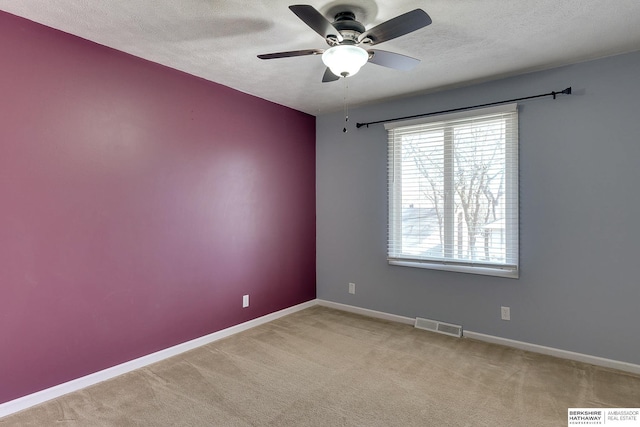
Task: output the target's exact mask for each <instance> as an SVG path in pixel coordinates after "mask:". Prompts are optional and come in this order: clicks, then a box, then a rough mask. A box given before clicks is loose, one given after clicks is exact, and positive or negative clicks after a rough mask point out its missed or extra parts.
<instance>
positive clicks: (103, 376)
mask: <svg viewBox="0 0 640 427" xmlns="http://www.w3.org/2000/svg"><path fill="white" fill-rule="evenodd" d="M315 305H320V306H323V307H329V308H334V309H336V310H342V311H347V312H350V313H356V314H361V315H363V316H369V317H374V318H377V319H384V320H390V321H392V322H398V323H404V324H408V325H413V324H414V323H415V319H414V318H411V317H405V316H398V315H396V314H390V313H385V312H382V311H376V310H369V309H367V308H361V307H356V306H352V305H348V304H341V303H337V302H331V301H326V300H321V299H315V300H311V301H307V302H305V303H302V304H298V305H295V306H293V307H289V308H286V309H284V310H280V311H277V312H275V313H271V314H267V315H266V316H262V317H260V318H257V319H253V320H250V321H248V322H245V323H241V324H239V325H236V326H232V327H230V328H227V329H223V330H221V331H218V332H214V333H212V334H209V335H206V336H204V337H200V338H196V339H194V340H191V341H187V342H185V343H182V344H178V345H175V346H173V347H169V348H167V349H164V350H160V351H158V352H155V353H152V354H149V355H146V356H142V357H140V358H138V359H134V360H131V361H129V362H125V363H123V364H120V365H117V366H114V367H111V368H108V369H105V370H102V371H99V372H95V373H93V374H90V375H87V376H84V377H81V378H77V379H75V380H71V381H69V382H66V383H63V384H59V385H57V386H54V387H51V388H48V389H45V390H42V391H38V392H36V393H33V394H30V395H27V396H24V397H20V398H18V399H15V400H11V401H9V402H6V403H2V404H0V418H2V417H6V416H8V415H11V414H14V413H16V412H19V411H22V410H24V409H28V408H30V407H32V406H35V405H38V404H40V403H44V402H46V401H48V400H51V399H55V398H57V397H60V396H63V395H65V394H68V393H71V392H74V391H77V390H80V389H83V388H85V387H89V386H91V385H94V384H97V383H99V382H102V381H106V380H109V379H111V378H115V377H117V376H119V375H122V374H126V373H127V372H131V371H134V370H136V369H140V368H143V367H145V366H148V365H150V364H152V363H156V362H159V361H161V360H164V359H167V358H169V357H173V356H177V355H178V354H181V353H184V352H185V351H189V350H192V349H194V348H197V347H200V346H203V345H205V344H209V343H212V342H214V341H218V340H220V339H222V338H226V337H228V336H231V335H234V334H237V333H239V332H243V331H246V330H247V329H251V328H254V327H256V326H259V325H262V324H264V323H268V322H271V321H273V320H276V319H279V318H281V317H283V316H286V315H289V314H293V313H295V312H298V311H301V310H304V309H306V308H310V307H313V306H315ZM464 337H466V338H472V339H476V340H480V341H485V342H489V343H493V344H500V345H504V346H507V347H514V348H518V349H521V350H526V351H531V352H534V353H541V354H546V355H549V356H555V357H559V358H562V359H568V360H575V361H578V362H584V363H589V364H592V365H596V366H602V367H605V368H611V369H618V370H621V371H626V372H631V373H634V374H638V375H640V365H635V364H633V363H627V362H620V361H617V360H611V359H605V358H602V357H597V356H590V355H588V354H581V353H575V352H572V351H566V350H561V349H557V348H553V347H545V346H541V345H537V344H531V343H527V342H522V341H515V340H511V339H508V338H501V337H496V336H492V335H486V334H481V333H479V332H472V331H466V330H465V331H464Z"/></svg>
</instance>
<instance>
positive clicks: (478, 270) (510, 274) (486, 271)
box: [389, 260, 520, 279]
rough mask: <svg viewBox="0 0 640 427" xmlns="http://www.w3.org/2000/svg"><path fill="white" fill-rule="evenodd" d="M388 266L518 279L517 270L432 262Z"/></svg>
mask: <svg viewBox="0 0 640 427" xmlns="http://www.w3.org/2000/svg"><path fill="white" fill-rule="evenodd" d="M389 265H399V266H402V267H414V268H426V269H429V270H441V271H453V272H456V273H467V274H480V275H483V276H495V277H506V278H510V279H518V278H519V277H520V273H519V270H517V269H516V270H506V269H502V268H490V267H470V266H467V265H455V264H440V263H432V262H424V261H422V262H411V261H394V260H389Z"/></svg>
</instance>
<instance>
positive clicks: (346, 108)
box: [342, 77, 349, 133]
mask: <svg viewBox="0 0 640 427" xmlns="http://www.w3.org/2000/svg"><path fill="white" fill-rule="evenodd" d="M342 80H344V128H342V132H344V133H347V124H348V123H349V83H347V78H346V77H343V78H342Z"/></svg>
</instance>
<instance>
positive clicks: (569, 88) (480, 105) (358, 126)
mask: <svg viewBox="0 0 640 427" xmlns="http://www.w3.org/2000/svg"><path fill="white" fill-rule="evenodd" d="M561 94H562V95H571V86H569V87H568V88H566V89H565V90H561V91H560V92H556V91H553V92H549V93H543V94H540V95H532V96H525V97H524V98H514V99H507V100H505V101H497V102H490V103H488V104H479V105H473V106H471V107H461V108H453V109H451V110H442V111H434V112H433V113H424V114H416V115H414V116H405V117H397V118H395V119H387V120H378V121H375V122H368V123H356V128H358V129H360V128H361V127H362V126H366V127H369V125H377V124H378V123H387V122H395V121H397V120H407V119H415V118H417V117H427V116H434V115H436V114H444V113H454V112H456V111H464V110H472V109H474V108H480V107H490V106H492V105H500V104H508V103H509V102H516V101H524V100H525V99H533V98H543V97H545V96H553V99H556V96H558V95H561Z"/></svg>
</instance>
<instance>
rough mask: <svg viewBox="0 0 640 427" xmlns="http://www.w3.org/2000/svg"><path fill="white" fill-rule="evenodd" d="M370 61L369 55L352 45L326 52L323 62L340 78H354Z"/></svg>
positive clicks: (335, 47) (323, 55)
mask: <svg viewBox="0 0 640 427" xmlns="http://www.w3.org/2000/svg"><path fill="white" fill-rule="evenodd" d="M368 60H369V53H368V52H367V51H366V50H364V49H363V48H361V47H358V46H352V45H341V46H334V47H331V48H329V49H327V50H325V51H324V53H323V54H322V62H324V65H326V66H327V67H329V69H330V70H331V72H332V73H333V74H335V75H336V76H338V77H348V76H353V75H354V74H356V73H357V72H358V71H360V68H361V67H362V66H363V65H364V64H366V63H367V61H368Z"/></svg>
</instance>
